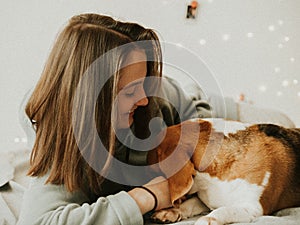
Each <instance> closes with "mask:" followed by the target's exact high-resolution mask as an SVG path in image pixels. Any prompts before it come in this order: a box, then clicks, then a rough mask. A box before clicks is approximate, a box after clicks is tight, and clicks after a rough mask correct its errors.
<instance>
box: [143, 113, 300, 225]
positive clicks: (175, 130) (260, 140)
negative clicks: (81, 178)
mask: <svg viewBox="0 0 300 225" xmlns="http://www.w3.org/2000/svg"><path fill="white" fill-rule="evenodd" d="M228 128H232V130H229V131H228ZM224 130H225V131H224ZM164 135H165V136H164V139H163V141H162V142H161V143H160V144H159V146H158V147H157V148H155V149H154V150H152V151H151V152H150V153H149V155H148V160H149V163H150V164H155V163H157V162H158V165H159V168H160V170H161V171H163V173H164V174H165V176H166V177H168V181H169V187H170V193H171V200H172V203H173V206H174V207H172V208H168V209H163V210H159V211H157V212H155V213H154V214H153V215H152V219H153V220H154V221H159V222H163V223H168V222H176V221H180V220H182V219H185V218H189V217H193V216H196V215H200V214H204V213H206V214H205V215H204V216H202V217H199V219H198V220H197V221H196V223H195V224H196V225H222V224H228V223H239V222H251V221H253V220H254V219H255V218H257V217H259V216H262V215H267V214H271V213H273V212H276V211H278V210H280V209H283V208H288V207H296V206H300V175H299V174H300V129H297V128H290V129H288V128H284V127H281V126H277V125H273V124H256V125H246V124H242V123H239V122H234V121H225V120H221V119H212V120H211V121H210V120H200V119H199V120H191V121H185V122H183V123H181V124H179V125H175V126H171V127H168V128H167V129H166V132H165V134H164Z"/></svg>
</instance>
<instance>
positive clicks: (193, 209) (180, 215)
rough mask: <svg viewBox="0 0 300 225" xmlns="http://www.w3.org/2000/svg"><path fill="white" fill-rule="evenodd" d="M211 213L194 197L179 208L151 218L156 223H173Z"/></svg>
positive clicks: (156, 214) (167, 210)
mask: <svg viewBox="0 0 300 225" xmlns="http://www.w3.org/2000/svg"><path fill="white" fill-rule="evenodd" d="M209 211H210V210H209V209H208V208H207V207H206V206H205V205H204V204H203V203H202V202H201V201H200V199H199V198H198V197H192V198H190V199H188V200H186V201H184V202H183V203H181V204H180V205H179V207H178V208H175V207H173V208H168V209H162V210H159V211H157V212H155V213H154V214H153V215H152V217H151V218H152V219H153V220H154V221H160V222H172V223H173V222H177V221H180V220H182V219H187V218H190V217H193V216H196V215H199V214H201V213H202V212H209Z"/></svg>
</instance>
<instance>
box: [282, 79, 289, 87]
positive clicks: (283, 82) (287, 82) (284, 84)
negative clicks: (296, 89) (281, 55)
mask: <svg viewBox="0 0 300 225" xmlns="http://www.w3.org/2000/svg"><path fill="white" fill-rule="evenodd" d="M289 84H290V83H289V81H288V80H284V81H282V86H283V87H287V86H289Z"/></svg>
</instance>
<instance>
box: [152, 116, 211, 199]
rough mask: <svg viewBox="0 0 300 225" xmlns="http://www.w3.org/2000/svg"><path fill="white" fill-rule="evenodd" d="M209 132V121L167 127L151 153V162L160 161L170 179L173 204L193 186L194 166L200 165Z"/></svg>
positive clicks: (162, 168)
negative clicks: (164, 134)
mask: <svg viewBox="0 0 300 225" xmlns="http://www.w3.org/2000/svg"><path fill="white" fill-rule="evenodd" d="M210 133H211V124H210V123H209V122H208V121H204V120H194V121H185V122H183V123H181V124H178V125H174V126H171V127H168V128H167V131H166V136H165V138H164V140H163V141H162V142H161V143H160V145H159V146H158V147H157V148H156V149H154V150H153V151H151V152H150V153H149V155H148V160H149V163H150V164H153V163H156V162H158V163H159V167H160V170H161V171H162V172H163V173H164V174H165V176H166V177H167V178H168V181H169V188H170V194H171V200H172V203H173V205H175V204H176V203H177V202H178V200H180V199H181V198H182V197H183V196H184V195H186V194H187V193H188V191H189V190H190V189H191V187H192V185H193V175H194V174H195V168H198V167H199V165H200V161H201V158H202V155H203V153H204V152H205V147H206V145H207V143H208V141H209V136H210ZM195 150H196V151H195Z"/></svg>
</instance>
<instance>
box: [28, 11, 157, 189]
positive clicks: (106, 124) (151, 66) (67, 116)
mask: <svg viewBox="0 0 300 225" xmlns="http://www.w3.org/2000/svg"><path fill="white" fill-rule="evenodd" d="M108 21H110V24H111V25H108V24H109V23H108ZM129 27H131V28H129ZM130 34H131V35H130ZM139 40H154V41H155V42H153V43H152V44H151V45H152V46H151V49H152V50H148V51H147V52H146V54H147V55H148V56H149V57H152V58H154V59H155V60H153V61H152V62H147V76H161V50H160V45H159V42H158V38H157V36H156V35H155V33H154V32H153V31H152V30H150V29H145V28H143V27H141V26H139V25H138V24H133V23H122V22H117V21H115V20H113V19H112V18H110V17H107V16H101V15H97V14H81V15H77V16H74V17H72V18H71V19H70V21H69V23H68V25H67V26H66V27H65V28H64V29H63V30H62V32H61V33H60V35H59V36H58V38H57V40H56V42H55V43H54V46H53V48H52V51H51V53H50V55H49V58H48V60H47V62H46V65H45V68H44V70H43V72H42V75H41V78H40V80H39V81H38V83H37V85H36V87H35V90H34V92H33V94H32V96H31V98H30V99H29V101H28V103H27V105H26V109H25V110H26V113H27V115H28V117H29V118H30V120H31V121H32V123H33V125H34V127H35V129H36V141H35V144H34V147H33V150H32V154H31V167H30V170H29V172H28V174H29V175H31V176H43V175H45V174H46V173H49V177H48V180H47V182H49V183H52V184H64V185H65V187H66V189H67V190H68V191H75V190H78V189H81V190H83V191H86V190H87V189H88V190H91V191H93V192H94V193H100V192H101V183H102V182H103V180H104V178H103V177H102V176H101V175H99V173H98V172H96V171H95V170H94V169H93V168H92V167H91V166H90V165H89V164H88V163H87V162H86V160H85V159H84V158H83V156H82V153H81V152H80V150H79V148H78V145H77V141H78V140H76V138H75V136H74V127H73V126H72V116H73V117H74V115H73V109H74V104H75V107H78V108H84V107H85V104H86V102H84V99H85V95H87V94H88V93H87V92H88V91H89V90H95V89H97V87H96V86H97V84H98V83H99V82H103V81H104V80H105V79H104V78H103V77H101V76H103V74H101V73H100V74H98V76H92V77H93V79H92V80H89V82H86V83H85V84H84V85H85V86H84V88H83V90H86V92H85V91H84V92H83V93H81V94H82V95H83V96H82V98H81V101H79V102H76V101H75V100H74V96H75V94H76V90H77V87H78V84H79V82H80V80H81V79H82V77H83V76H84V74H85V73H86V71H87V70H88V68H89V67H90V66H91V65H92V64H93V62H95V60H97V59H98V58H99V57H100V56H102V55H104V53H106V52H108V51H109V50H111V49H114V48H116V47H118V46H122V45H125V44H127V43H130V42H133V41H139ZM124 57H126V55H124V52H116V54H115V55H114V57H110V58H109V59H107V60H106V61H105V62H104V63H103V64H105V66H103V64H102V65H100V66H102V67H105V68H104V70H105V73H107V74H112V73H114V74H115V76H113V77H112V79H108V82H106V83H105V85H104V87H103V89H102V90H101V92H100V94H99V96H97V99H96V107H95V108H96V109H95V115H92V118H95V121H94V122H95V123H96V124H97V130H98V131H99V136H100V138H101V140H102V141H103V143H104V146H105V147H106V149H108V151H109V153H110V154H111V155H113V154H114V148H115V136H114V132H113V129H112V125H111V118H110V115H111V110H112V105H113V100H114V97H115V96H116V94H117V93H116V90H117V88H116V87H117V83H118V73H117V72H116V71H118V67H119V66H120V65H121V61H122V58H124ZM102 69H103V68H102ZM94 72H99V71H94ZM86 100H87V101H93V100H91V99H86ZM77 104H78V105H77ZM146 108H147V109H145V110H147V111H151V110H150V109H151V106H148V107H146ZM78 115H79V114H78V113H77V116H78ZM89 116H90V115H86V114H84V115H80V117H77V118H76V119H77V120H78V121H79V125H78V126H79V127H80V126H83V125H84V124H83V123H84V122H85V121H86V119H90V118H88V117H89ZM79 131H81V130H80V128H79ZM104 131H105V132H104ZM81 132H82V133H79V136H80V135H82V137H83V138H86V142H87V143H89V142H93V141H94V140H93V138H95V137H94V136H93V135H94V134H91V135H89V133H88V132H87V131H86V130H82V131H81ZM92 151H96V149H93V150H92ZM100 160H106V164H105V165H108V164H109V160H108V159H107V158H106V159H100ZM105 168H106V167H105ZM86 185H87V187H86Z"/></svg>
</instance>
